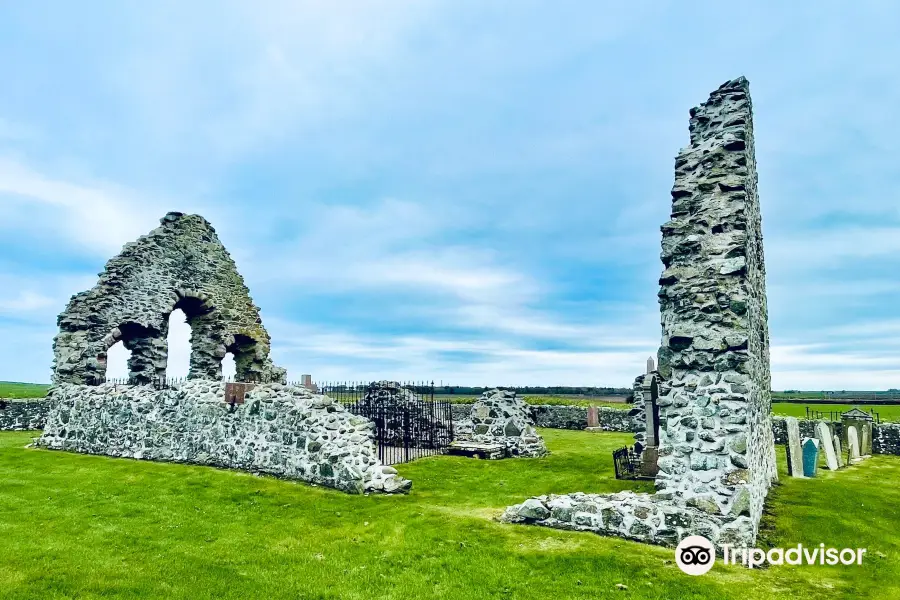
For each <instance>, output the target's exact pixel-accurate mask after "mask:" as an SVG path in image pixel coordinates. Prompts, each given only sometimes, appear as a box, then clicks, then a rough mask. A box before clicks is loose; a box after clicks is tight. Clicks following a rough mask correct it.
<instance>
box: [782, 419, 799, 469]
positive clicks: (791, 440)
mask: <svg viewBox="0 0 900 600" xmlns="http://www.w3.org/2000/svg"><path fill="white" fill-rule="evenodd" d="M784 422H785V426H786V427H787V443H786V444H785V449H786V451H787V467H788V475H790V476H791V477H803V451H802V450H801V449H800V424H799V423H798V422H797V418H796V417H785V419H784Z"/></svg>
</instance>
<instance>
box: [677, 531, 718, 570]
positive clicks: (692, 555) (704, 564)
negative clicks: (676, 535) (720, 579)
mask: <svg viewBox="0 0 900 600" xmlns="http://www.w3.org/2000/svg"><path fill="white" fill-rule="evenodd" d="M714 562H716V549H715V547H714V546H713V545H712V542H710V541H709V540H708V539H706V538H705V537H703V536H702V535H689V536H688V537H686V538H684V539H683V540H681V543H679V544H678V547H677V548H675V563H676V564H677V565H678V568H679V569H681V570H682V571H684V572H685V573H687V574H688V575H703V574H704V573H706V572H707V571H709V570H710V569H712V566H713V563H714Z"/></svg>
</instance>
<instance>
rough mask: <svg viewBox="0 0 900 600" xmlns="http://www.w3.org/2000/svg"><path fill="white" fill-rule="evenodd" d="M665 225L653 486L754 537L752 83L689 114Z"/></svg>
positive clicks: (726, 88)
mask: <svg viewBox="0 0 900 600" xmlns="http://www.w3.org/2000/svg"><path fill="white" fill-rule="evenodd" d="M690 114H691V121H690V139H691V144H690V147H688V148H685V149H683V150H682V151H681V152H680V153H679V154H678V157H677V158H676V160H675V185H674V187H673V189H672V213H671V220H669V221H668V222H667V223H665V224H664V225H663V226H662V234H663V238H662V254H661V258H662V262H663V265H664V267H665V269H664V271H663V273H662V276H661V277H660V280H659V283H660V286H661V287H660V291H659V303H660V314H661V322H662V347H661V348H660V352H659V360H660V364H659V367H658V368H659V371H660V373H671V375H670V376H667V383H668V385H669V390H668V392H667V394H666V395H665V396H664V397H661V398H660V399H659V401H658V403H659V406H660V411H661V414H660V420H661V422H662V423H664V426H662V427H661V430H660V438H661V439H660V448H659V454H660V459H659V463H658V464H659V473H658V475H657V479H656V487H657V489H658V490H660V491H663V490H664V491H665V492H667V493H671V494H673V495H674V496H675V497H676V498H679V499H681V500H682V501H684V502H686V504H687V505H688V506H695V507H698V508H701V509H703V510H704V511H706V512H708V513H711V514H722V515H727V516H730V517H735V518H736V517H747V520H748V522H749V523H751V524H752V528H753V531H752V537H753V538H755V536H756V530H757V525H758V523H759V519H760V516H761V513H762V507H763V501H764V500H765V497H766V493H767V491H768V489H769V485H770V483H771V482H772V481H773V480H774V479H776V477H777V474H776V466H775V453H774V452H775V451H774V445H773V444H774V439H773V435H772V424H771V397H770V389H771V377H770V374H769V335H768V317H767V310H766V283H765V275H766V271H765V263H764V257H763V244H762V226H761V216H760V205H759V198H758V196H757V190H756V184H757V175H756V159H755V156H754V149H753V115H752V106H751V102H750V90H749V84H748V82H747V80H746V79H744V78H743V77H741V78H739V79H735V80H733V81H729V82H728V83H725V84H724V85H722V86H721V87H719V89H717V90H716V91H714V92H713V93H712V94H711V95H710V97H709V100H708V101H706V102H705V103H703V104H701V105H700V106H698V107H695V108H693V109H692V110H691V112H690Z"/></svg>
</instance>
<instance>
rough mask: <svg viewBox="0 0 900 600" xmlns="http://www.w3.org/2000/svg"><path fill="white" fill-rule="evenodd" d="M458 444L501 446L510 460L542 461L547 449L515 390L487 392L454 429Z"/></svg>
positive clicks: (527, 407) (529, 410)
mask: <svg viewBox="0 0 900 600" xmlns="http://www.w3.org/2000/svg"><path fill="white" fill-rule="evenodd" d="M454 433H455V435H456V439H457V440H461V441H471V442H476V443H479V444H500V445H502V446H503V448H504V452H505V455H506V456H507V457H540V456H544V455H546V454H547V453H548V452H547V445H546V444H545V443H544V439H543V438H542V437H541V436H540V434H538V433H537V431H535V429H534V417H533V415H532V414H531V409H530V408H529V406H528V404H526V403H525V401H523V400H522V399H521V398H517V397H516V393H515V392H514V391H512V390H500V389H494V390H488V391H486V392H484V393H483V394H482V395H481V398H479V399H478V400H477V401H476V402H475V403H474V404H472V406H471V409H470V411H469V416H468V418H467V419H464V420H462V421H460V422H459V423H458V424H457V425H456V427H455V428H454Z"/></svg>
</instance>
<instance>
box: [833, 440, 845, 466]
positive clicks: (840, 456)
mask: <svg viewBox="0 0 900 600" xmlns="http://www.w3.org/2000/svg"><path fill="white" fill-rule="evenodd" d="M833 440H834V456H835V458H837V465H838V468H839V469H840V468H841V467H843V466H844V456H843V452H842V451H841V437H840V436H839V435H838V434H834V437H833Z"/></svg>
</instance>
